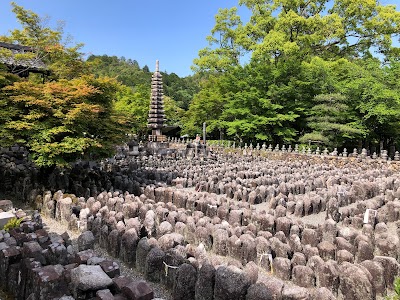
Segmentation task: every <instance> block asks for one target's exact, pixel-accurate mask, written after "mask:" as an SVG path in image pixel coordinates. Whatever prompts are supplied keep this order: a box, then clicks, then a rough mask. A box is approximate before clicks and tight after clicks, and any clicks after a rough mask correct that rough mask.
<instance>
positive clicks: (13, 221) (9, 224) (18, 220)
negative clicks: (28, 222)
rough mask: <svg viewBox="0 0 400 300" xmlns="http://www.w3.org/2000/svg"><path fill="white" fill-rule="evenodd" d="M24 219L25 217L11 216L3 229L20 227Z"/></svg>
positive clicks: (8, 229)
mask: <svg viewBox="0 0 400 300" xmlns="http://www.w3.org/2000/svg"><path fill="white" fill-rule="evenodd" d="M23 221H24V218H15V217H14V218H11V219H10V220H8V222H7V223H6V224H5V225H4V227H3V229H4V230H5V231H10V229H14V228H18V227H19V225H20V224H21V223H22V222H23Z"/></svg>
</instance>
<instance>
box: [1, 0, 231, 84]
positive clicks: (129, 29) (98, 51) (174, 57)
mask: <svg viewBox="0 0 400 300" xmlns="http://www.w3.org/2000/svg"><path fill="white" fill-rule="evenodd" d="M0 1H1V4H0V35H5V34H8V32H9V31H10V30H12V29H15V28H19V27H20V26H19V23H18V22H17V20H16V18H15V15H14V14H13V13H12V11H11V9H12V7H11V4H10V3H11V1H8V0H0ZM15 2H16V3H17V4H18V5H20V6H23V7H24V8H25V9H29V10H32V11H33V12H35V13H36V14H38V15H39V16H41V17H45V16H48V17H49V23H48V24H49V26H50V27H53V28H55V27H56V26H57V21H63V22H65V26H64V31H65V33H66V34H69V35H70V36H72V37H73V42H74V43H84V45H85V46H84V47H83V48H82V52H84V53H85V54H86V55H90V54H94V55H103V54H107V55H110V56H112V55H116V56H118V57H121V56H124V57H125V58H126V59H128V58H130V59H132V60H136V61H137V62H138V63H139V65H140V67H143V66H145V65H147V66H148V67H149V69H150V70H151V71H154V69H155V62H156V60H159V61H160V71H164V72H168V73H176V74H177V75H178V76H180V77H185V76H188V75H191V74H192V71H191V69H190V66H191V65H192V64H193V59H194V58H196V57H197V56H198V51H199V50H200V49H202V48H204V47H206V46H208V42H207V40H206V37H207V36H208V35H210V33H211V29H212V28H213V26H214V25H215V18H214V17H215V15H216V14H217V13H218V9H219V8H231V7H233V6H238V2H239V1H238V0H172V1H167V0H151V1H148V0H147V1H146V0H145V1H143V0H114V1H100V0H96V1H94V0H36V1H35V0H15Z"/></svg>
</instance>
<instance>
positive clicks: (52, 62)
mask: <svg viewBox="0 0 400 300" xmlns="http://www.w3.org/2000/svg"><path fill="white" fill-rule="evenodd" d="M11 5H12V7H13V9H12V10H13V12H14V13H15V15H16V17H17V19H18V21H19V23H20V24H21V26H22V29H15V30H12V31H11V32H10V35H7V36H0V41H2V42H7V43H15V44H20V45H23V46H27V47H30V48H31V49H32V50H33V51H27V52H25V53H19V54H18V55H14V58H15V59H17V60H22V61H27V60H29V61H32V62H35V61H40V62H44V63H45V64H46V65H47V68H48V69H49V70H50V71H51V78H50V79H72V78H74V77H77V76H79V75H84V74H88V69H87V67H86V65H85V63H84V61H83V59H82V56H83V55H82V53H80V52H79V50H80V48H81V47H82V46H83V44H77V45H74V46H71V47H68V42H69V41H68V40H65V41H64V40H63V28H62V25H61V24H60V26H59V28H57V29H51V28H49V27H46V26H45V20H44V19H42V18H40V17H39V16H38V15H37V14H36V13H34V12H32V11H30V10H26V9H24V8H23V7H22V6H18V5H17V4H16V3H15V2H12V3H11ZM6 52H7V51H6V50H3V51H2V53H0V55H13V54H12V53H11V52H10V51H8V52H9V53H6Z"/></svg>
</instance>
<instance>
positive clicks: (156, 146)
mask: <svg viewBox="0 0 400 300" xmlns="http://www.w3.org/2000/svg"><path fill="white" fill-rule="evenodd" d="M168 148H169V143H167V142H148V143H147V147H146V152H147V153H148V154H151V155H158V154H160V152H164V151H165V149H168Z"/></svg>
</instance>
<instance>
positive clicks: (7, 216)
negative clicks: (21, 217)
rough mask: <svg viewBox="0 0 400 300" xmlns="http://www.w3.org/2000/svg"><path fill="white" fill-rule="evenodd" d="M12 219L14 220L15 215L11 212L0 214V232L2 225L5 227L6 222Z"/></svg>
mask: <svg viewBox="0 0 400 300" xmlns="http://www.w3.org/2000/svg"><path fill="white" fill-rule="evenodd" d="M12 218H15V214H13V213H12V212H8V211H5V212H0V230H1V229H3V228H4V225H6V224H7V222H8V221H9V220H11V219H12Z"/></svg>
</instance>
